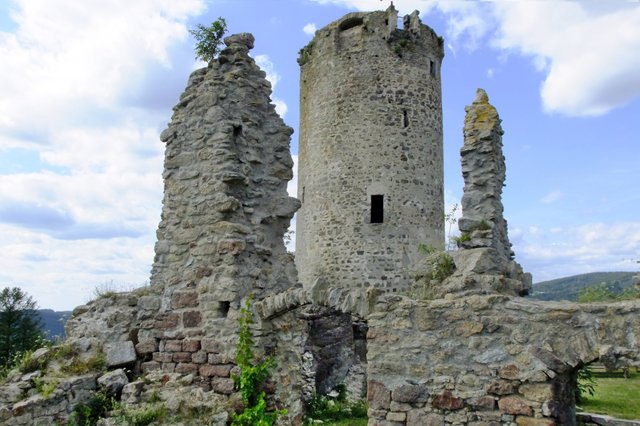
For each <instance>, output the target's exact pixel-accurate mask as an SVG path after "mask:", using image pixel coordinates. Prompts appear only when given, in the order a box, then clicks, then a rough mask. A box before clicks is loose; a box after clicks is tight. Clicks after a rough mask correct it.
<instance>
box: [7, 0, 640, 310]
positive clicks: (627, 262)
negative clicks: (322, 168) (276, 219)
mask: <svg viewBox="0 0 640 426" xmlns="http://www.w3.org/2000/svg"><path fill="white" fill-rule="evenodd" d="M394 3H395V7H396V8H397V9H399V11H400V15H404V14H408V13H411V12H412V11H413V10H414V9H418V10H420V11H421V18H422V20H423V22H424V23H426V24H427V25H429V26H431V27H432V28H434V30H435V31H436V32H437V33H438V34H440V35H441V36H443V37H444V38H445V46H446V49H445V58H444V61H443V66H442V81H443V87H442V90H443V113H444V149H445V192H446V202H447V205H448V206H449V208H450V206H451V205H452V204H453V203H456V202H459V200H460V197H461V195H462V186H463V182H462V177H461V174H460V166H459V149H460V147H461V146H462V131H461V129H462V123H463V119H464V107H465V105H468V104H469V103H471V101H472V100H473V98H474V96H475V91H476V88H478V87H482V88H484V89H485V90H486V91H487V92H488V94H489V97H490V100H491V102H492V103H493V104H494V105H495V106H496V108H497V109H498V112H499V113H500V116H501V118H502V120H503V128H504V130H505V135H504V139H503V140H504V144H505V146H504V151H505V156H506V159H507V186H506V187H505V190H504V204H505V216H506V218H507V220H508V222H509V231H510V238H511V241H512V243H513V244H514V250H515V252H516V257H517V260H518V261H519V262H520V263H521V264H522V265H523V266H524V268H525V270H527V271H530V272H532V273H533V275H534V282H535V281H542V280H546V279H551V278H557V277H561V276H566V275H572V274H578V273H583V272H593V271H617V270H637V269H638V268H639V266H640V265H638V264H637V263H636V262H637V261H638V260H640V219H639V218H638V211H639V208H640V191H638V190H637V188H636V186H637V183H638V182H640V167H638V160H639V158H640V155H639V154H640V140H639V137H638V134H639V131H640V128H639V127H640V118H639V117H640V101H639V97H640V55H637V54H636V52H639V51H640V3H639V2H638V1H626V0H619V1H616V0H612V1H607V2H601V1H596V0H592V1H590V0H585V1H581V2H570V1H561V2H558V1H544V0H540V1H522V2H510V1H497V2H472V1H452V0H447V1H444V0H442V1H426V0H396V1H395V2H394ZM388 5H389V3H388V2H387V1H379V0H324V1H323V0H286V1H285V0H210V1H203V0H181V1H179V2H176V1H172V0H136V1H135V2H131V1H129V0H85V1H82V2H78V1H75V0H57V1H56V2H51V1H47V0H3V1H2V2H0V58H2V59H1V61H2V62H1V63H2V66H1V67H0V93H2V97H1V98H0V250H2V252H3V256H2V260H1V261H0V285H2V286H20V287H22V288H23V289H24V290H25V291H27V292H28V293H30V294H32V295H33V296H34V297H35V298H36V300H37V301H38V303H39V305H40V306H41V307H44V308H54V309H71V308H73V307H74V306H76V305H78V304H81V303H84V302H86V301H87V300H89V299H90V298H91V297H92V290H93V289H94V288H95V287H96V286H104V285H107V286H110V285H111V284H110V283H113V286H115V287H120V288H128V287H134V286H139V285H142V284H144V283H145V282H146V281H147V280H148V276H149V271H150V266H151V263H152V261H153V244H154V242H155V230H156V228H157V224H158V221H159V219H160V211H161V201H162V179H161V174H162V161H163V149H164V146H163V144H162V143H161V142H160V140H159V137H158V135H159V133H160V132H161V131H162V130H163V129H164V128H165V127H166V125H167V123H168V122H169V120H170V117H171V108H172V106H173V105H174V104H175V103H176V101H177V99H178V97H179V95H180V93H181V91H182V90H183V89H184V87H185V86H186V81H187V78H188V75H189V73H190V72H191V71H192V70H194V69H196V68H198V67H200V66H203V65H204V64H202V63H198V62H197V61H196V60H195V59H194V54H193V44H194V41H193V39H192V38H191V37H190V35H189V33H188V29H189V28H192V27H194V26H195V25H196V24H197V23H203V24H205V25H207V24H209V23H210V22H212V21H213V20H215V19H217V18H218V17H219V16H223V17H225V18H226V19H227V21H228V23H229V30H230V33H236V32H244V31H247V32H252V33H253V34H254V35H255V37H256V43H255V48H254V49H253V51H252V55H253V57H254V58H255V59H256V61H257V62H258V64H259V65H260V66H261V67H262V68H263V69H264V70H265V71H266V72H267V74H268V77H269V79H270V81H271V83H272V85H273V88H274V93H273V96H272V98H273V101H274V103H275V104H276V106H277V110H278V111H279V112H280V113H281V114H282V115H283V117H284V120H285V122H286V123H287V124H289V125H290V126H291V127H293V128H294V129H296V133H294V135H293V138H292V152H293V154H294V158H295V154H296V153H297V129H298V78H299V68H298V65H297V63H296V57H297V52H298V51H299V50H300V48H302V47H303V46H304V45H306V44H307V43H308V42H309V41H310V40H311V38H312V36H313V33H314V31H315V29H318V28H321V27H323V26H324V25H326V24H328V23H329V22H331V21H334V20H336V19H338V18H340V17H341V16H343V15H344V14H346V13H348V12H351V11H356V10H375V9H386V8H387V7H388ZM290 188H291V189H292V190H294V189H295V182H293V183H292V184H291V185H290Z"/></svg>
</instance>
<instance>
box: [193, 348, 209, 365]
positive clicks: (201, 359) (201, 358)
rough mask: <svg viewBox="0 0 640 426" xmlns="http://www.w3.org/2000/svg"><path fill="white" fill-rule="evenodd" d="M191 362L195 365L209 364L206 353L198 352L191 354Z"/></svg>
mask: <svg viewBox="0 0 640 426" xmlns="http://www.w3.org/2000/svg"><path fill="white" fill-rule="evenodd" d="M191 362H193V363H194V364H204V363H206V362H207V353H206V352H205V351H198V352H194V353H193V354H191Z"/></svg>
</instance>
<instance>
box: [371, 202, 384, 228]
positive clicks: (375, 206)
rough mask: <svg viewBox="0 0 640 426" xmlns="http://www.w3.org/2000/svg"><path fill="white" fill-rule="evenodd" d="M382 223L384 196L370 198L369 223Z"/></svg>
mask: <svg viewBox="0 0 640 426" xmlns="http://www.w3.org/2000/svg"><path fill="white" fill-rule="evenodd" d="M383 222H384V195H372V196H371V223H383Z"/></svg>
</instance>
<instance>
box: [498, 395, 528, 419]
mask: <svg viewBox="0 0 640 426" xmlns="http://www.w3.org/2000/svg"><path fill="white" fill-rule="evenodd" d="M498 407H500V411H502V412H503V413H506V414H513V415H518V414H522V415H523V416H529V417H531V416H533V408H531V406H530V405H529V404H528V403H527V402H526V401H525V400H524V399H522V398H520V397H519V396H506V397H504V398H501V399H500V400H498Z"/></svg>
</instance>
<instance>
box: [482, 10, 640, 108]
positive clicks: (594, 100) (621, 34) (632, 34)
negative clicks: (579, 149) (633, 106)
mask: <svg viewBox="0 0 640 426" xmlns="http://www.w3.org/2000/svg"><path fill="white" fill-rule="evenodd" d="M602 3H605V2H602ZM494 5H495V9H496V12H497V16H498V17H499V19H500V22H501V25H500V32H499V35H498V38H497V45H498V46H499V47H501V48H504V49H514V50H517V51H519V52H521V53H523V54H525V55H530V56H532V57H533V58H534V60H535V63H536V64H537V66H538V68H539V69H540V70H541V71H543V72H544V73H545V74H546V78H545V81H544V83H543V85H542V89H541V96H542V100H543V103H544V107H545V108H546V109H547V110H548V111H553V112H560V113H563V114H566V115H601V114H604V113H606V112H608V111H610V110H611V109H613V108H616V107H620V106H623V105H625V104H627V103H629V102H631V101H632V100H634V99H636V98H638V96H640V56H639V55H635V54H633V53H631V52H637V51H640V4H638V3H630V2H606V5H604V4H600V2H495V3H494Z"/></svg>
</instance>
